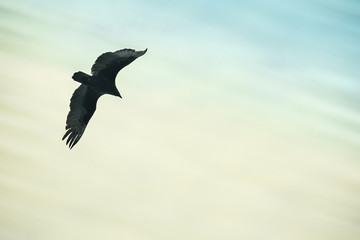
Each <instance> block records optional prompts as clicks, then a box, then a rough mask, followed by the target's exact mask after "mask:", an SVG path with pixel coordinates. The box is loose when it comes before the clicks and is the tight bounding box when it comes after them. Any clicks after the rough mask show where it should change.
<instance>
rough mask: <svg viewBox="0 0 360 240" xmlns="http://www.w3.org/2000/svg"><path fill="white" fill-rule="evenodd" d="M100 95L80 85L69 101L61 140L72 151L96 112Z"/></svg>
mask: <svg viewBox="0 0 360 240" xmlns="http://www.w3.org/2000/svg"><path fill="white" fill-rule="evenodd" d="M100 96H101V94H99V93H98V92H96V91H94V90H93V89H92V88H91V87H88V86H86V85H84V84H81V85H80V87H78V88H77V89H76V90H75V92H74V93H73V95H72V97H71V100H70V112H69V114H68V116H67V119H66V127H65V130H66V133H65V135H64V136H63V138H62V140H65V139H66V138H67V140H66V145H68V146H69V148H70V149H72V148H73V147H74V146H75V144H76V143H78V141H79V140H80V138H81V136H82V135H83V133H84V131H85V128H86V126H87V124H88V122H89V120H90V118H91V117H92V115H93V114H94V112H95V110H96V103H97V100H98V99H99V97H100Z"/></svg>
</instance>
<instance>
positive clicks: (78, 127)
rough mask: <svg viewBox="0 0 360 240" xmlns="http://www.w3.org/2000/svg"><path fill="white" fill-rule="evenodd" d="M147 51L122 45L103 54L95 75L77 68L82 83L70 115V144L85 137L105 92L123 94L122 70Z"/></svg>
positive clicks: (77, 78)
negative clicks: (118, 82)
mask: <svg viewBox="0 0 360 240" xmlns="http://www.w3.org/2000/svg"><path fill="white" fill-rule="evenodd" d="M146 52H147V48H146V49H145V50H143V51H135V50H134V49H128V48H125V49H121V50H117V51H114V52H106V53H103V54H101V55H100V56H99V57H98V58H97V59H96V61H95V63H94V64H93V65H92V67H91V75H88V74H86V73H84V72H81V71H78V72H75V73H74V74H73V76H72V79H73V80H75V81H77V82H79V83H81V85H80V86H79V87H78V88H77V89H76V90H75V91H74V93H73V95H72V97H71V99H70V112H69V113H68V115H67V118H66V127H65V135H64V136H63V138H62V140H65V139H66V138H67V140H66V145H68V146H69V148H70V149H72V148H73V147H74V146H75V145H76V144H77V143H78V142H79V140H80V139H81V137H82V135H83V133H84V131H85V129H86V126H87V124H88V123H89V121H90V119H91V117H92V116H93V114H94V112H95V110H96V103H97V101H98V99H99V98H100V97H101V96H102V95H104V94H110V95H113V96H116V97H120V98H122V97H121V95H120V92H119V90H118V89H117V88H116V85H115V78H116V76H117V74H118V72H119V71H120V70H121V69H123V68H124V67H126V66H127V65H129V64H130V63H132V62H133V61H134V60H135V59H137V58H138V57H141V56H142V55H144V54H145V53H146Z"/></svg>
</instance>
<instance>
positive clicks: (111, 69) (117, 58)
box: [91, 48, 147, 81]
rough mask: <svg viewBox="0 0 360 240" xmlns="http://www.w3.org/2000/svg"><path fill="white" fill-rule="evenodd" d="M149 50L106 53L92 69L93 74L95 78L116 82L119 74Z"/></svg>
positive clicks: (97, 60)
mask: <svg viewBox="0 0 360 240" xmlns="http://www.w3.org/2000/svg"><path fill="white" fill-rule="evenodd" d="M146 51H147V49H145V50H144V51H135V50H133V49H128V48H125V49H121V50H118V51H115V52H106V53H103V54H101V55H100V56H99V57H98V58H97V59H96V61H95V63H94V65H93V66H92V67H91V73H92V75H93V76H102V77H105V78H107V79H109V80H111V81H115V77H116V75H117V73H118V72H119V71H120V70H121V69H122V68H124V67H126V66H127V65H129V64H130V63H132V62H133V61H134V60H135V59H136V58H138V57H140V56H142V55H144V54H145V53H146Z"/></svg>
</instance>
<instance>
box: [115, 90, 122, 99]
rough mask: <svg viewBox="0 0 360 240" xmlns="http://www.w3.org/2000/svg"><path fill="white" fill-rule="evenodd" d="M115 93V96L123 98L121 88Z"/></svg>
mask: <svg viewBox="0 0 360 240" xmlns="http://www.w3.org/2000/svg"><path fill="white" fill-rule="evenodd" d="M114 95H115V96H117V97H120V98H122V97H121V95H120V92H119V90H117V89H116V92H115V93H114Z"/></svg>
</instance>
